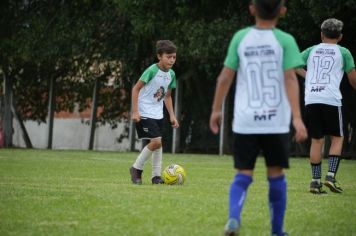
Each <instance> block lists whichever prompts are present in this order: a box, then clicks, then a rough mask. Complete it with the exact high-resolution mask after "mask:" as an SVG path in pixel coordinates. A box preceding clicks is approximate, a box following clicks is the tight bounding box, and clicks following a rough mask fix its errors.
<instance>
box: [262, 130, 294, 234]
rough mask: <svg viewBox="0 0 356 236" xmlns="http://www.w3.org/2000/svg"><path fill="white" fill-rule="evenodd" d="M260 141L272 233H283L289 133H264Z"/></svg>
mask: <svg viewBox="0 0 356 236" xmlns="http://www.w3.org/2000/svg"><path fill="white" fill-rule="evenodd" d="M261 143H262V150H263V152H264V156H265V161H266V165H267V180H268V184H269V192H268V201H269V207H270V215H271V226H272V227H271V228H272V235H285V233H284V232H283V222H284V216H285V211H286V205H287V181H286V178H285V175H284V172H283V169H284V168H289V160H288V158H289V134H273V135H264V136H263V138H262V141H261Z"/></svg>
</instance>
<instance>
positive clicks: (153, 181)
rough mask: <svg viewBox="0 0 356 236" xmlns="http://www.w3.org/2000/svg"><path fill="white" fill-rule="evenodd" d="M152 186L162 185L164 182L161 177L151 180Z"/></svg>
mask: <svg viewBox="0 0 356 236" xmlns="http://www.w3.org/2000/svg"><path fill="white" fill-rule="evenodd" d="M152 184H164V181H163V179H162V178H161V176H155V177H153V178H152Z"/></svg>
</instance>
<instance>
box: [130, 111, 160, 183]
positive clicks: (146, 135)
mask: <svg viewBox="0 0 356 236" xmlns="http://www.w3.org/2000/svg"><path fill="white" fill-rule="evenodd" d="M154 126H155V121H154V120H153V119H150V118H145V117H141V120H140V122H138V123H136V131H137V135H138V138H139V139H149V140H150V142H149V143H148V144H147V145H146V146H145V147H144V148H143V149H142V150H141V152H140V154H139V155H138V157H137V158H136V160H135V162H134V164H133V165H132V167H131V168H130V175H131V181H132V182H133V183H134V184H142V173H143V168H144V165H145V163H146V162H147V160H148V159H149V158H150V157H151V156H152V153H153V151H154V150H155V149H154V148H156V147H158V146H159V144H157V141H153V142H152V140H153V139H155V138H157V137H156V136H157V135H156V133H155V128H153V127H154ZM159 143H160V141H159Z"/></svg>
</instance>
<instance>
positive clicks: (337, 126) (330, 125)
mask: <svg viewBox="0 0 356 236" xmlns="http://www.w3.org/2000/svg"><path fill="white" fill-rule="evenodd" d="M305 114H306V122H305V123H306V126H307V129H308V133H309V136H310V137H312V138H314V139H320V138H323V137H324V136H325V135H332V136H337V137H342V136H344V132H343V125H342V122H343V121H342V112H341V107H338V106H331V105H326V104H309V105H307V106H306V107H305Z"/></svg>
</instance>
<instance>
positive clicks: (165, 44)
mask: <svg viewBox="0 0 356 236" xmlns="http://www.w3.org/2000/svg"><path fill="white" fill-rule="evenodd" d="M175 52H177V46H176V45H174V43H173V42H172V41H170V40H158V41H157V43H156V53H157V54H159V55H162V54H163V53H167V54H170V53H175Z"/></svg>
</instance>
